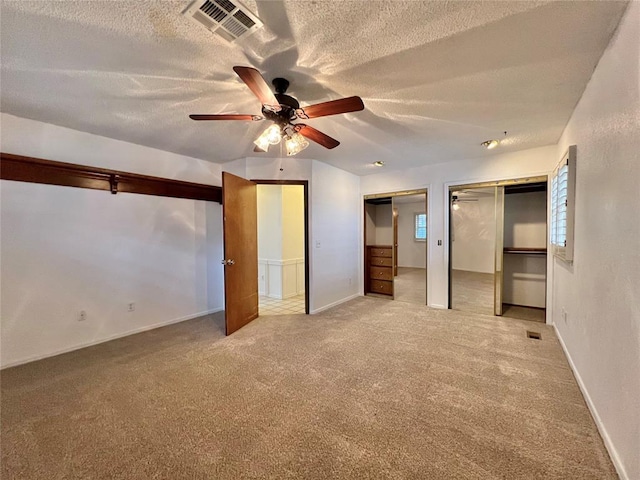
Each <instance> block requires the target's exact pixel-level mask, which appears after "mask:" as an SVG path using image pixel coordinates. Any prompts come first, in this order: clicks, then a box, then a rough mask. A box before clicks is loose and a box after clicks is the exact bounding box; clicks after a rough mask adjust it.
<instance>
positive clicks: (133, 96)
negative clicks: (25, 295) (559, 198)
mask: <svg viewBox="0 0 640 480" xmlns="http://www.w3.org/2000/svg"><path fill="white" fill-rule="evenodd" d="M245 3H246V4H247V6H248V7H249V8H250V9H251V10H252V11H254V12H256V13H257V14H258V16H259V17H260V18H261V19H262V20H263V21H264V23H265V28H264V29H262V30H260V31H259V32H256V33H255V34H254V35H253V36H251V37H248V38H246V39H244V40H242V41H241V42H239V43H238V44H235V45H232V44H228V43H226V42H225V41H224V40H222V39H221V38H220V37H218V36H215V35H212V34H210V33H209V32H207V31H206V30H205V29H204V28H202V27H200V26H198V25H195V24H193V23H191V22H190V21H189V20H188V19H186V18H184V17H183V16H182V15H181V14H180V12H181V11H182V10H183V9H184V8H185V7H186V5H187V4H188V2H187V1H178V2H176V1H167V2H163V1H156V0H154V1H135V2H132V1H104V2H101V1H60V2H44V1H35V2H28V1H15V2H14V1H2V3H1V6H2V11H1V30H0V31H1V40H2V55H1V64H2V70H1V73H2V77H1V82H2V83H1V84H0V86H1V90H0V91H1V108H2V111H3V112H6V113H10V114H14V115H17V116H21V117H25V118H30V119H35V120H40V121H43V122H48V123H53V124H56V125H61V126H65V127H69V128H73V129H76V130H82V131H87V132H91V133H95V134H99V135H104V136H107V137H112V138H116V139H120V140H125V141H129V142H133V143H137V144H141V145H147V146H151V147H155V148H159V149H162V150H167V151H171V152H176V153H180V154H184V155H189V156H193V157H197V158H202V159H205V160H210V161H213V162H219V163H222V162H227V161H230V160H234V159H237V158H241V157H245V156H255V155H256V154H254V153H253V152H252V149H253V144H252V141H253V140H254V139H255V138H256V137H257V136H258V135H259V133H260V132H261V131H262V130H263V129H264V128H265V127H266V126H267V124H266V123H265V122H255V123H252V122H248V123H244V122H194V121H192V120H190V119H189V118H188V117H187V115H188V114H190V113H250V114H258V113H259V112H260V105H259V103H258V101H257V100H256V99H255V97H254V96H253V95H252V94H251V92H250V91H249V89H248V88H247V87H246V86H245V85H244V84H243V83H241V82H240V81H239V79H238V78H237V77H236V75H235V74H234V73H233V70H232V67H233V66H234V65H246V66H253V67H256V68H257V69H259V70H260V71H261V72H262V73H263V74H264V76H265V78H266V79H267V81H269V82H270V81H271V79H272V78H274V77H277V76H284V77H286V78H288V79H289V80H290V81H291V86H290V88H289V91H288V93H289V94H291V95H293V96H294V97H296V98H298V100H299V101H300V103H301V105H302V106H304V105H309V104H312V103H317V102H322V101H326V100H330V99H336V98H340V97H346V96H351V95H360V96H361V97H362V98H363V100H364V103H365V111H363V112H357V113H352V114H346V115H339V116H333V117H327V118H319V119H313V120H308V121H307V122H308V123H309V125H312V126H313V127H315V128H317V129H319V130H322V131H324V132H325V133H327V134H328V135H331V136H333V137H335V138H337V139H338V140H340V142H341V145H340V146H339V147H337V148H336V149H334V150H326V149H324V148H322V147H320V146H319V145H316V144H312V145H311V146H310V147H309V148H308V149H307V150H305V151H304V152H303V153H302V154H300V156H302V157H305V158H314V159H318V160H322V161H325V162H327V163H330V164H333V165H336V166H338V167H341V168H344V169H345V170H348V171H351V172H353V173H356V174H368V173H374V172H375V173H379V172H380V171H381V170H380V169H376V168H374V167H372V166H371V162H373V161H375V160H384V161H385V162H386V166H385V167H384V168H385V169H388V170H396V169H401V168H408V167H413V166H418V165H425V164H434V163H442V162H445V161H449V160H457V159H461V158H472V157H479V156H483V155H493V154H497V153H500V152H504V151H515V150H521V149H525V148H531V147H536V146H541V145H548V144H552V143H555V142H557V140H558V138H559V136H560V134H561V132H562V129H563V128H564V126H565V124H566V122H567V120H568V119H569V116H570V114H571V112H572V110H573V107H574V106H575V104H576V103H577V101H578V99H579V98H580V95H581V94H582V91H583V90H584V87H585V85H586V84H587V82H588V80H589V78H590V76H591V73H592V72H593V69H594V68H595V65H596V63H597V62H598V59H599V58H600V56H601V54H602V52H603V51H604V49H605V47H606V45H607V43H608V41H609V39H610V37H611V35H612V33H613V31H614V30H615V27H616V25H617V24H618V22H619V20H620V17H621V15H622V13H623V11H624V8H625V6H626V3H624V2H614V1H601V2H582V1H569V2H551V3H549V2H534V1H523V2H517V1H497V2H481V1H474V2H462V1H443V0H438V1H424V2H421V1H391V2H378V1H371V0H365V1H332V0H329V1H324V0H311V1H302V0H286V1H279V0H273V1H258V2H255V1H247V2H245ZM505 130H506V131H507V132H508V134H507V136H506V137H504V133H503V131H505ZM489 138H500V139H503V142H502V144H501V145H500V147H498V148H496V149H494V150H492V151H485V150H484V149H482V148H480V147H479V143H480V142H482V141H483V140H486V139H489ZM273 150H278V149H277V148H276V149H273ZM278 153H279V152H278ZM266 155H272V156H275V155H276V153H271V154H266Z"/></svg>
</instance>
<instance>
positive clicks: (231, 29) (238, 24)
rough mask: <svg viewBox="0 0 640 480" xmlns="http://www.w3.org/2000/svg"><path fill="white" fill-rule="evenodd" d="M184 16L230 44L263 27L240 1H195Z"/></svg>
mask: <svg viewBox="0 0 640 480" xmlns="http://www.w3.org/2000/svg"><path fill="white" fill-rule="evenodd" d="M182 14H183V15H185V16H186V17H188V18H190V19H191V20H193V21H194V22H197V23H199V24H200V25H202V26H204V27H205V28H206V29H207V30H209V31H210V32H213V33H217V34H218V35H220V36H221V37H222V38H224V39H225V40H227V41H228V42H233V41H235V40H237V39H238V38H241V37H246V36H248V35H251V34H252V33H253V32H255V31H256V30H258V29H259V28H260V27H262V25H263V23H262V22H261V21H260V19H259V18H258V17H256V16H255V15H254V14H253V13H251V12H250V11H249V9H248V8H247V7H245V6H244V5H243V4H242V3H240V2H239V1H238V0H233V1H231V0H195V1H194V2H192V3H191V4H190V5H189V6H188V7H187V9H186V10H185V11H184V12H182Z"/></svg>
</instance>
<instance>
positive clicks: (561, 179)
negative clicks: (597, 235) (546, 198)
mask: <svg viewBox="0 0 640 480" xmlns="http://www.w3.org/2000/svg"><path fill="white" fill-rule="evenodd" d="M575 164H576V147H575V145H573V146H571V147H569V150H567V153H566V154H565V155H564V156H563V157H562V160H561V161H560V164H559V165H558V166H557V168H556V169H555V170H554V172H553V176H552V177H551V225H550V229H549V243H550V244H551V249H552V250H553V253H554V254H555V255H556V256H558V257H560V258H562V259H563V260H565V261H568V262H571V261H573V216H574V213H573V212H574V197H575Z"/></svg>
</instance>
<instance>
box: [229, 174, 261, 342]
mask: <svg viewBox="0 0 640 480" xmlns="http://www.w3.org/2000/svg"><path fill="white" fill-rule="evenodd" d="M256 195H257V189H256V184H255V183H253V182H250V181H249V180H245V179H244V178H240V177H236V176H235V175H231V174H230V173H227V172H222V216H223V236H224V259H223V261H222V262H223V263H224V266H225V267H224V301H225V309H224V312H225V314H224V317H225V332H226V334H227V335H231V334H232V333H233V332H235V331H236V330H239V329H240V328H242V327H244V326H245V325H246V324H247V323H249V322H251V321H252V320H254V319H256V318H257V317H258V212H257V209H258V207H257V203H256V201H257V199H256Z"/></svg>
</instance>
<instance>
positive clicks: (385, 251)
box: [370, 248, 393, 258]
mask: <svg viewBox="0 0 640 480" xmlns="http://www.w3.org/2000/svg"><path fill="white" fill-rule="evenodd" d="M370 252H371V256H372V257H389V258H391V257H392V256H393V252H392V251H391V248H372V249H371V250H370Z"/></svg>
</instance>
